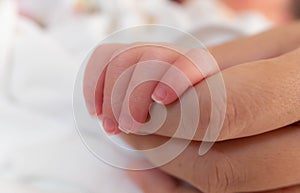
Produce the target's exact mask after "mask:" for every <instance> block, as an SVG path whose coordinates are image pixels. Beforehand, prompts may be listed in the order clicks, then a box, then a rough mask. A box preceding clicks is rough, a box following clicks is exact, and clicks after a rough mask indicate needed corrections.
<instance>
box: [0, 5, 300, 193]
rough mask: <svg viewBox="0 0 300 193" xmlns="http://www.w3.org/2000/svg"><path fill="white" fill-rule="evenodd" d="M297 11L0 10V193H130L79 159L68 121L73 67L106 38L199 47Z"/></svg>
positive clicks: (82, 151)
mask: <svg viewBox="0 0 300 193" xmlns="http://www.w3.org/2000/svg"><path fill="white" fill-rule="evenodd" d="M299 4H300V3H299V1H298V0H266V1H261V0H243V1H240V0H219V1H217V0H176V1H175V0H173V1H171V0H109V1H108V0H0V192H5V193H111V192H123V193H138V192H139V190H138V189H137V188H136V187H135V186H134V185H133V184H131V182H130V181H129V180H128V179H127V177H126V175H125V173H124V171H122V170H119V169H116V168H113V167H111V166H108V165H106V164H104V163H102V162H101V161H99V160H97V159H96V158H95V157H93V155H91V154H90V153H89V152H88V151H87V149H86V148H85V146H84V145H83V144H82V142H81V140H80V137H79V135H78V133H77V131H76V128H75V123H74V118H73V113H72V91H73V86H74V81H75V78H76V73H77V71H78V69H79V67H80V65H81V62H82V61H83V60H84V57H85V56H86V54H87V53H88V51H89V50H90V49H91V48H92V47H93V46H95V45H96V44H97V43H98V42H99V41H101V40H102V39H103V38H105V37H106V36H107V35H109V34H110V33H112V32H114V31H116V30H120V29H123V28H127V27H130V26H135V25H141V24H165V25H169V26H173V27H177V28H179V29H181V30H184V31H188V32H191V33H192V34H194V35H195V36H196V37H198V38H199V39H200V40H201V41H202V42H203V43H205V45H206V46H209V45H213V44H217V43H221V42H224V41H228V40H231V39H234V38H238V37H241V36H246V35H251V34H254V33H258V32H260V31H262V30H266V29H268V28H270V27H272V26H274V25H281V24H284V23H287V22H290V21H291V20H295V19H296V18H298V17H299V15H300V11H299V7H300V5H299ZM107 151H111V149H110V148H109V147H107Z"/></svg>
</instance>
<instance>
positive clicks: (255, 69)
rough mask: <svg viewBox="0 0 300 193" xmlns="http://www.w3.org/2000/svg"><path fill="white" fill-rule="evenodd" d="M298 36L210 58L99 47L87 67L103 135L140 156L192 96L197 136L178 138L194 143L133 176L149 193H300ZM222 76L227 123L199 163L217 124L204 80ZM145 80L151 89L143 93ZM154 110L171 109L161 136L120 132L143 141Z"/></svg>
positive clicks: (282, 32) (233, 46)
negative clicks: (200, 152)
mask: <svg viewBox="0 0 300 193" xmlns="http://www.w3.org/2000/svg"><path fill="white" fill-rule="evenodd" d="M299 31H300V23H299V22H298V23H292V24H289V25H287V26H281V27H277V28H274V29H271V30H269V31H267V32H263V33H261V34H258V35H255V36H252V37H246V38H242V39H239V40H235V41H233V42H229V43H225V44H222V45H218V46H214V47H211V48H209V49H208V50H209V52H208V51H206V50H203V49H200V48H199V49H191V50H188V51H185V52H182V50H184V49H182V48H178V47H176V46H173V45H166V44H164V43H162V44H157V43H155V44H151V43H136V44H130V45H128V44H104V45H100V46H98V47H97V48H96V49H95V50H94V52H93V53H92V55H91V58H90V60H89V62H88V64H87V66H86V71H85V76H84V96H85V100H86V105H87V108H88V110H89V113H90V114H91V115H93V116H97V117H99V118H100V119H101V120H102V123H103V127H104V129H105V131H106V132H107V133H109V134H119V133H120V135H121V136H122V138H123V139H124V140H126V141H127V142H128V143H129V144H131V145H132V146H133V147H135V148H137V149H145V148H149V147H156V146H157V145H159V144H161V143H163V142H165V141H167V140H168V139H169V138H170V137H172V136H173V134H174V132H175V130H176V128H177V124H178V120H180V100H177V99H178V97H180V98H181V97H183V98H184V97H185V94H186V93H187V92H188V91H189V89H190V88H191V87H192V88H193V89H194V90H195V92H196V93H197V97H198V99H199V102H198V103H196V104H195V105H198V106H199V111H200V112H201V116H200V117H199V122H198V125H197V129H196V132H195V134H194V135H193V138H192V139H190V138H189V137H188V136H186V135H185V134H184V133H182V134H181V135H179V136H176V137H178V138H181V139H182V140H192V141H191V143H190V144H189V145H188V146H187V148H186V149H185V150H184V151H183V152H182V153H181V154H180V155H178V156H177V157H176V158H175V159H173V160H172V161H170V162H169V163H167V164H165V165H163V166H160V167H158V168H156V169H152V170H147V171H128V173H129V176H130V177H131V178H132V179H133V181H134V182H136V184H137V185H138V186H139V187H140V188H141V189H142V190H143V191H144V192H145V193H150V192H157V193H171V192H177V193H200V192H201V191H203V192H205V193H206V192H207V193H231V192H266V193H267V192H268V193H277V192H278V193H280V192H285V193H294V192H300V166H299V164H300V151H299V150H300V140H299V139H300V126H299V123H297V122H298V121H299V120H300V34H299ZM166 64H168V65H166ZM195 64H196V65H195ZM218 74H219V75H220V74H221V75H222V78H223V81H224V85H225V89H226V112H225V117H224V122H223V125H222V128H221V131H220V133H219V136H218V138H217V142H216V143H215V144H214V146H213V147H212V149H211V150H210V151H209V152H208V153H206V154H205V155H203V156H199V155H198V153H197V152H198V148H199V144H200V143H201V141H202V140H203V137H204V135H205V132H206V128H207V126H208V124H209V122H210V120H211V117H210V113H211V95H210V90H209V87H208V86H207V84H206V80H209V79H214V78H215V76H217V75H218ZM144 79H146V80H148V81H144V82H143V83H142V84H139V83H141V81H143V80H144ZM153 103H157V104H160V105H166V111H167V115H166V119H165V122H164V123H163V124H162V125H160V128H159V129H158V130H156V131H155V132H154V133H151V134H149V135H125V134H122V133H121V131H124V132H126V133H133V134H134V133H137V132H138V131H139V129H140V128H141V127H142V125H143V123H146V122H147V121H148V119H149V109H151V108H152V105H153ZM153 106H154V108H155V105H153ZM150 111H151V110H150ZM151 116H152V115H151ZM187 129H188V128H187ZM161 153H163V152H161ZM152 156H154V155H152ZM153 159H155V156H154V157H151V158H149V160H153ZM178 179H181V180H183V181H185V182H187V183H189V184H191V185H192V186H187V185H185V184H182V183H179V181H178Z"/></svg>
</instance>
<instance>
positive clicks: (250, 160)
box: [121, 125, 300, 193]
mask: <svg viewBox="0 0 300 193" xmlns="http://www.w3.org/2000/svg"><path fill="white" fill-rule="evenodd" d="M121 135H122V137H123V139H125V140H126V141H127V142H128V143H130V144H131V145H132V146H133V147H134V148H135V149H151V148H154V147H157V146H158V145H160V144H162V143H164V142H166V141H167V140H169V138H167V137H162V136H157V135H148V136H138V135H125V134H121ZM299 137H300V126H299V125H298V126H297V125H293V126H288V127H285V128H282V129H278V130H276V131H272V132H268V133H265V134H261V135H258V136H252V137H247V138H241V139H235V140H228V141H222V142H217V143H215V144H214V146H213V147H212V149H211V150H210V151H209V152H208V153H207V154H205V155H203V156H199V155H198V154H197V152H198V148H199V146H200V142H195V141H194V142H192V143H191V144H190V145H189V146H188V147H187V148H186V149H185V150H184V151H183V152H182V153H181V154H180V155H179V156H178V157H176V158H175V159H173V160H171V161H170V162H169V163H167V164H165V165H163V166H161V167H160V168H159V169H161V170H162V171H164V172H166V174H165V173H162V171H159V170H158V169H155V170H150V171H140V172H139V171H129V174H130V176H131V178H133V180H134V181H135V182H136V183H137V184H138V185H139V186H140V187H141V188H142V189H143V190H144V192H145V193H148V192H149V193H150V192H159V193H160V192H162V193H169V192H176V191H177V192H178V193H194V192H195V193H196V192H199V191H200V190H201V191H203V192H205V193H232V192H259V191H267V190H274V189H281V188H284V187H290V188H287V189H284V191H283V190H282V192H284V193H290V192H291V193H294V192H297V191H299V190H300V189H299V187H298V186H296V185H297V184H300V167H299V163H300V152H299V146H300V141H299ZM178 140H179V139H178ZM165 154H166V153H165V152H157V153H155V154H154V153H153V152H152V153H151V154H147V153H146V154H145V157H146V158H147V160H149V161H150V162H151V163H153V164H154V165H155V164H156V163H157V160H161V159H162V157H164V156H165ZM131 168H132V166H131ZM167 174H168V175H171V176H175V177H176V178H179V179H181V180H184V181H186V182H188V183H190V184H191V185H192V186H194V187H196V188H197V190H199V191H196V190H194V189H192V188H190V187H187V186H185V185H182V184H178V182H177V181H176V180H174V178H172V177H170V176H168V175H167ZM155 183H157V184H155ZM293 186H296V187H293ZM271 192H272V191H271ZM274 192H277V191H274ZM278 192H280V191H279V190H278Z"/></svg>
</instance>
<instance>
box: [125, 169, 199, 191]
mask: <svg viewBox="0 0 300 193" xmlns="http://www.w3.org/2000/svg"><path fill="white" fill-rule="evenodd" d="M127 173H128V176H129V177H130V178H131V180H132V181H133V182H134V183H135V184H136V185H137V186H138V187H139V188H140V189H141V191H142V192H143V193H153V192H156V193H201V192H200V191H198V190H196V189H194V188H192V187H190V186H187V185H185V184H183V183H180V182H179V181H178V180H176V179H174V178H173V177H171V176H169V175H167V174H166V173H164V172H162V171H160V170H159V169H151V170H144V171H130V170H129V171H127Z"/></svg>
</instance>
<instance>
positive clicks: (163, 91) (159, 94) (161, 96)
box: [152, 86, 168, 104]
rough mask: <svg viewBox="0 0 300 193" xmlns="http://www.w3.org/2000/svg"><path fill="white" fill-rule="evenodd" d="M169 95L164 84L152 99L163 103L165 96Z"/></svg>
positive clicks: (158, 88) (155, 91)
mask: <svg viewBox="0 0 300 193" xmlns="http://www.w3.org/2000/svg"><path fill="white" fill-rule="evenodd" d="M167 95H168V93H167V90H166V89H164V88H163V87H162V86H158V87H157V88H156V89H155V90H154V92H153V94H152V100H154V101H155V102H157V103H160V104H162V103H163V101H164V100H165V98H166V97H167Z"/></svg>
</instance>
